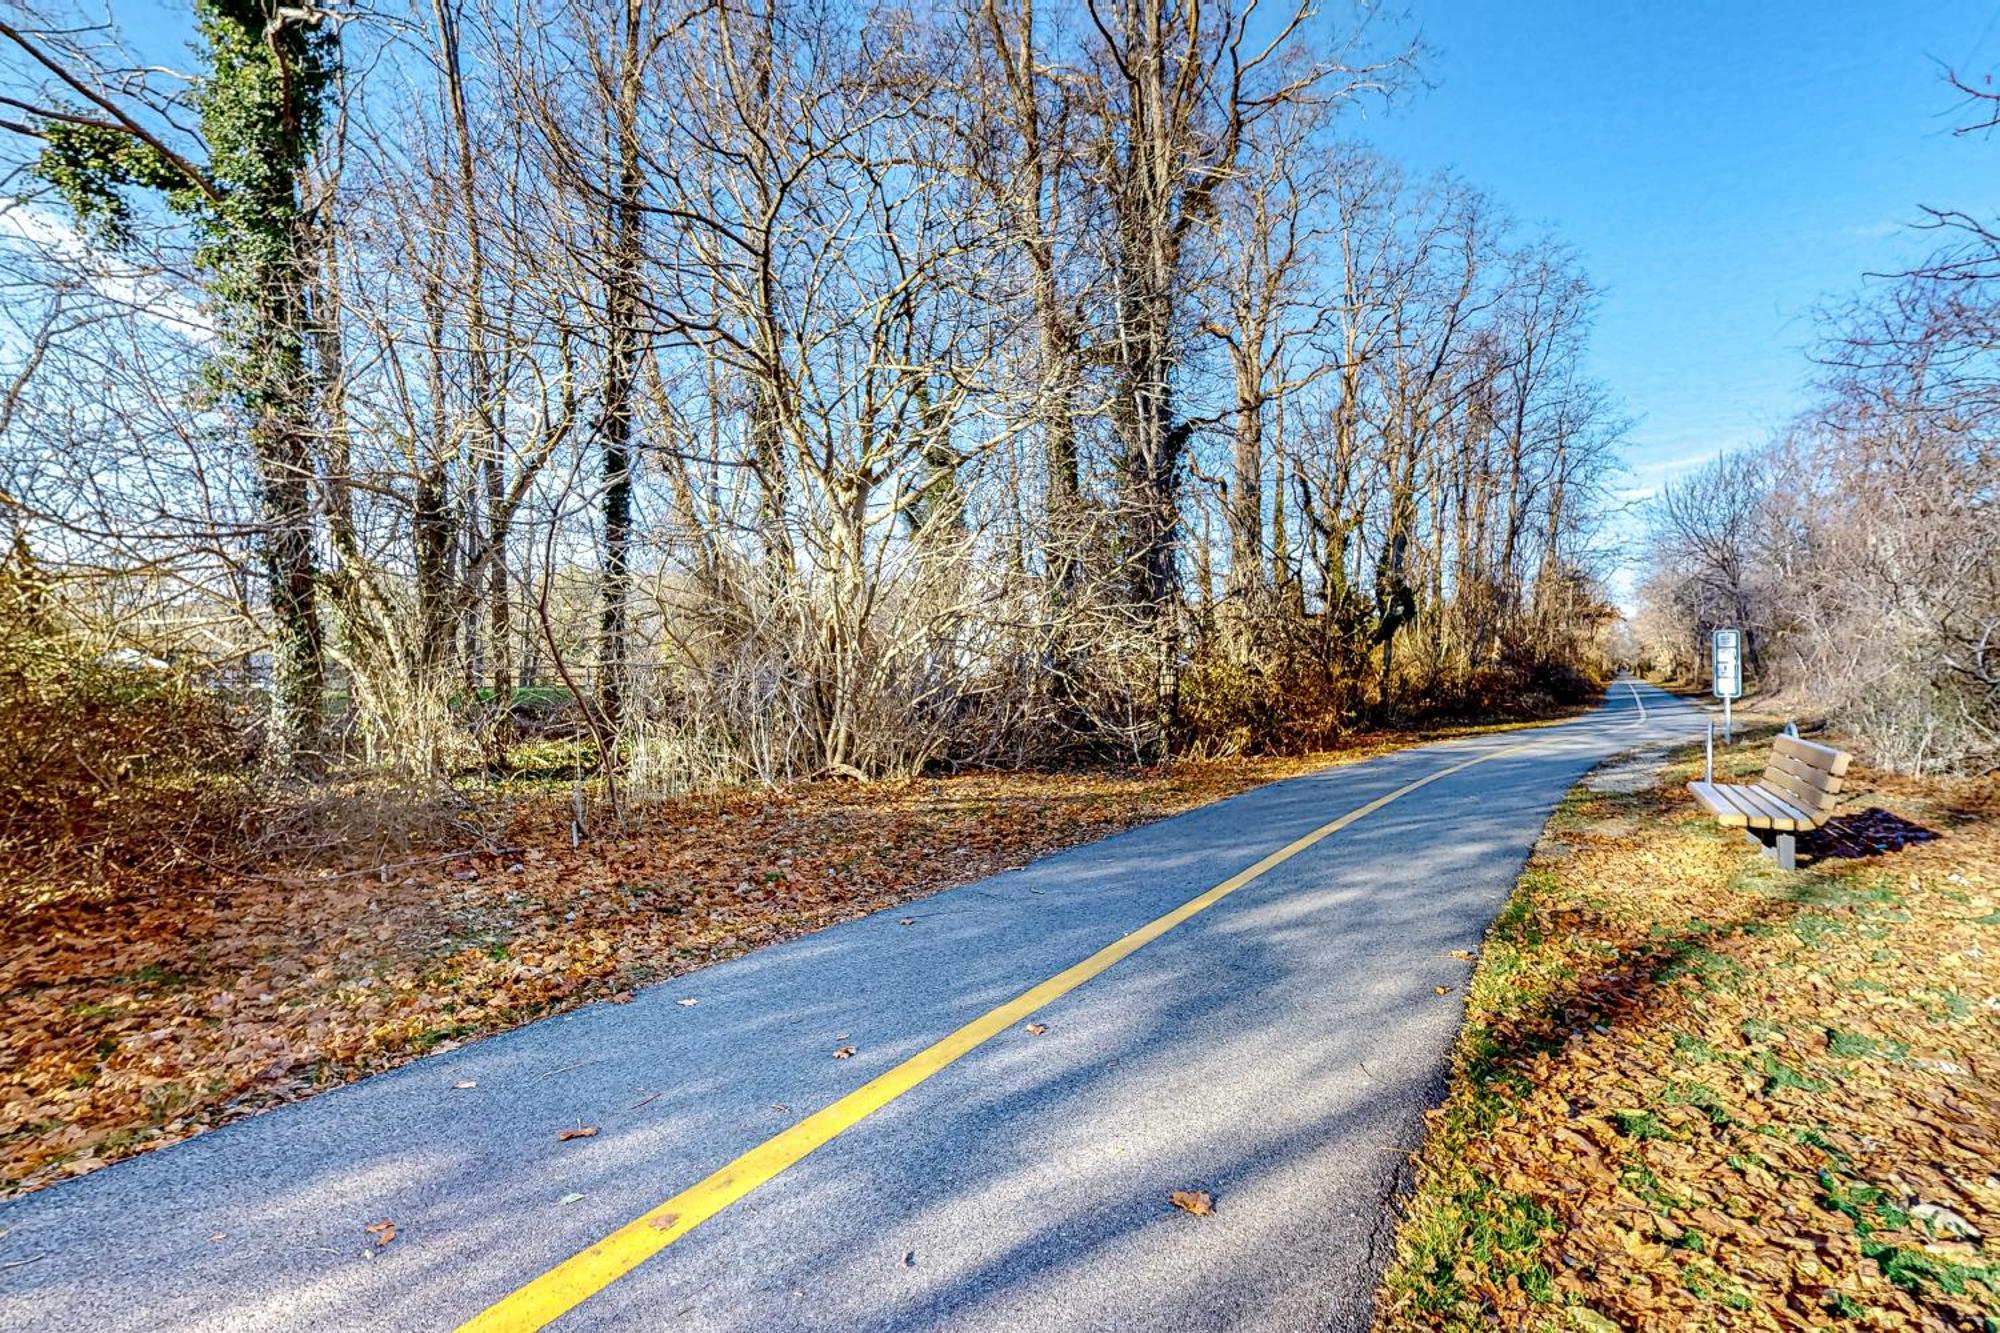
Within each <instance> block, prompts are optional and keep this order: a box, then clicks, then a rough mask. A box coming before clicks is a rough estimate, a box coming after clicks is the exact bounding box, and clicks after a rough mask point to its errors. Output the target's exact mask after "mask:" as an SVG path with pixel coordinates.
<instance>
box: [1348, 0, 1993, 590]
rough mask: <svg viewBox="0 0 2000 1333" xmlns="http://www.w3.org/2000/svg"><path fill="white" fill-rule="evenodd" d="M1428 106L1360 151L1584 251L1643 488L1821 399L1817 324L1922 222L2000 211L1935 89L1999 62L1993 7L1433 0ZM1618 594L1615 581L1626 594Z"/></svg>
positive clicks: (1976, 157) (1402, 107)
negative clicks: (1432, 175)
mask: <svg viewBox="0 0 2000 1333" xmlns="http://www.w3.org/2000/svg"><path fill="white" fill-rule="evenodd" d="M1411 17H1412V19H1413V21H1414V22H1415V23H1416V25H1417V26H1418V27H1419V28H1420V30H1421V31H1422V33H1423V35H1424V39H1425V41H1426V43H1427V44H1428V45H1430V46H1431V47H1432V48H1434V49H1433V51H1432V54H1431V55H1430V57H1429V58H1428V60H1427V61H1426V73H1427V74H1428V75H1429V77H1430V79H1431V80H1432V81H1433V83H1434V85H1435V86H1434V87H1433V88H1432V89H1431V90H1430V91H1428V92H1421V91H1420V92H1417V93H1415V94H1414V95H1413V96H1410V97H1407V98H1404V99H1401V103H1400V104H1399V105H1398V106H1396V107H1394V108H1392V109H1391V110H1390V111H1389V112H1387V113H1386V114H1384V113H1382V112H1379V111H1378V112H1372V113H1370V116H1369V122H1368V126H1367V128H1366V130H1365V131H1364V134H1363V137H1366V138H1369V139H1371V140H1373V141H1375V142H1377V143H1379V144H1381V145H1382V146H1383V147H1385V148H1387V149H1389V150H1390V151H1391V152H1393V153H1395V154H1396V155H1397V156H1399V157H1402V158H1403V159H1404V160H1406V161H1409V162H1411V163H1413V164H1415V165H1418V166H1421V167H1428V168H1441V167H1450V168H1455V169H1457V170H1458V171H1459V172H1460V174H1462V175H1463V176H1464V177H1465V178H1466V179H1467V180H1468V181H1470V182H1471V183H1472V184H1474V185H1476V186H1478V187H1480V188H1482V189H1484V190H1486V191H1487V192H1488V193H1490V194H1491V195H1493V196H1494V198H1495V199H1496V201H1497V202H1499V203H1500V204H1501V205H1503V206H1504V207H1505V208H1506V209H1507V210H1508V211H1510V212H1512V213H1513V214H1515V215H1516V216H1518V217H1519V218H1521V219H1522V220H1523V221H1524V222H1527V223H1530V224H1535V225H1546V226H1547V227H1548V228H1549V229H1551V230H1553V231H1554V232H1555V233H1556V234H1557V235H1559V236H1560V237H1561V238H1563V239H1565V240H1567V241H1568V242H1570V243H1571V244H1572V245H1573V246H1574V247H1575V248H1576V249H1577V251H1578V252H1579V255H1580V257H1581V259H1582V262H1583V264H1584V267H1585V268H1586V270H1587V271H1588V272H1589V273H1590V275H1591V277H1592V278H1593V279H1594V280H1595V281H1596V282H1597V283H1598V284H1599V285H1600V286H1601V287H1602V288H1603V289H1604V291H1605V295H1604V298H1603V303H1602V308H1601V311H1600V314H1599V316H1598V323H1597V336H1596V339H1595V348H1594V357H1593V359H1594V362H1595V368H1596V370H1597V372H1598V374H1599V375H1600V376H1601V377H1602V378H1603V379H1604V380H1605V381H1606V382H1607V383H1608V384H1609V385H1610V386H1611V388H1612V390H1613V391H1614V392H1615V393H1616V394H1618V395H1619V397H1620V398H1621V399H1622V400H1623V402H1624V403H1625V405H1626V407H1627V409H1628V410H1629V411H1630V412H1631V413H1632V414H1633V415H1634V416H1636V417H1637V418H1638V419H1639V420H1638V424H1637V426H1636V427H1635V428H1634V430H1633V432H1632V443H1631V447H1630V449H1629V451H1628V454H1627V463H1628V466H1629V468H1630V470H1631V473H1632V475H1631V477H1630V478H1629V479H1628V480H1629V484H1630V486H1631V488H1632V490H1634V491H1643V490H1646V489H1649V488H1650V487H1652V486H1654V485H1656V484H1657V483H1658V481H1659V480H1660V479H1661V477H1662V476H1664V475H1670V474H1671V473H1672V472H1673V471H1674V470H1675V469H1677V468H1679V467H1683V466H1686V465H1688V464H1689V463H1690V462H1698V461H1700V460H1701V459H1703V458H1707V457H1712V456H1713V455H1714V454H1716V453H1717V452H1719V451H1721V450H1723V449H1727V448H1733V447H1737V446H1740V445H1744V444H1754V443H1759V442H1762V441H1764V440H1766V439H1768V438H1770V436H1771V435H1772V433H1773V432H1774V431H1775V430H1776V429H1777V428H1778V427H1780V426H1781V425H1782V424H1784V422H1785V421H1787V420H1788V419H1789V418H1790V417H1791V416H1793V415H1794V414H1795V413H1796V412H1797V411H1798V410H1799V409H1800V408H1801V407H1803V405H1804V401H1805V390H1806V387H1807V382H1808V379H1809V377H1810V375H1811V366H1810V363H1809V362H1808V360H1807V356H1806V349H1807V346H1808V344H1809V343H1810V342H1811V340H1812V336H1813V320H1812V315H1813V312H1814V310H1815V309H1816V308H1817V307H1820V306H1822V305H1824V304H1825V303H1826V302H1828V301H1829V300H1837V299H1839V298H1841V297H1843V296H1849V295H1853V294H1855V293H1858V292H1859V291H1860V290H1861V288H1862V285H1863V282H1864V277H1863V275H1864V274H1866V273H1867V272H1869V271H1871V270H1873V271H1878V272H1880V271H1893V270H1894V269H1896V268H1897V267H1898V266H1899V265H1901V264H1906V263H1907V262H1908V261H1909V260H1910V259H1911V258H1912V257H1913V256H1915V255H1917V254H1920V253H1922V252H1923V250H1925V249H1926V248H1928V245H1929V243H1930V242H1929V240H1928V239H1927V238H1926V237H1924V236H1923V235H1921V234H1919V233H1916V232H1914V231H1912V230H1910V229H1909V226H1908V224H1910V223H1912V222H1914V221H1916V220H1917V219H1918V218H1919V217H1920V213H1919V209H1918V205H1919V204H1923V203H1928V204H1935V205H1949V206H1952V207H1956V208H1963V209H1967V210H1969V211H1973V212H1979V213H1983V214H1985V215H1987V216H1993V215H1994V214H1996V213H2000V138H1985V139H1982V138H1972V137H1955V136H1953V134H1952V133H1951V130H1952V128H1953V127H1954V126H1955V125H1957V124H1959V123H1961V121H1962V117H1961V116H1960V115H1959V114H1957V108H1958V105H1959V99H1958V97H1957V95H1956V94H1954V93H1953V92H1952V90H1951V89H1950V88H1949V87H1948V86H1947V85H1946V84H1945V82H1944V79H1943V68H1944V67H1945V66H1950V67H1953V68H1956V69H1958V70H1959V71H1960V72H1961V73H1966V74H1971V75H1973V76H1975V77H1983V76H1984V75H1985V74H1986V73H1988V72H1993V71H1995V70H1996V66H2000V5H1995V4H1993V3H1992V2H1991V0H1987V2H1986V3H1970V2H1968V0H1924V2H1923V3H1918V2H1917V0H1876V3H1871V4H1863V3H1853V2H1852V0H1847V2H1844V3H1830V4H1829V3H1820V4H1809V3H1796V2H1794V0H1783V2H1780V3H1770V2H1766V0H1752V2H1750V3H1744V2H1742V0H1739V2H1738V3H1720V2H1718V0H1698V2H1696V3H1681V2H1678V0H1677V2H1676V3H1669V4H1661V3H1651V4H1639V3H1618V2H1615V0H1599V2H1598V3H1586V2H1584V0H1506V2H1502V0H1486V2H1485V3H1481V2H1480V0H1419V2H1418V3H1416V4H1414V5H1413V6H1412V15H1411ZM1621 582H1622V580H1621Z"/></svg>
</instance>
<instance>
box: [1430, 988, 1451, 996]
mask: <svg viewBox="0 0 2000 1333" xmlns="http://www.w3.org/2000/svg"><path fill="white" fill-rule="evenodd" d="M1431 989H1432V990H1434V991H1436V992H1437V993H1438V994H1439V995H1449V994H1451V987H1449V986H1433V987H1431Z"/></svg>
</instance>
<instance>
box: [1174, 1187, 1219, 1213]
mask: <svg viewBox="0 0 2000 1333" xmlns="http://www.w3.org/2000/svg"><path fill="white" fill-rule="evenodd" d="M1167 1202H1168V1203H1170V1204H1172V1205H1173V1206H1174V1207H1176V1208H1178V1209H1180V1210H1181V1211H1182V1212H1184V1213H1193V1214H1194V1215H1195V1216H1196V1217H1213V1216H1214V1215H1215V1198H1214V1196H1213V1195H1211V1194H1210V1193H1209V1192H1208V1191H1207V1190H1175V1191H1174V1192H1173V1193H1171V1194H1169V1195H1167Z"/></svg>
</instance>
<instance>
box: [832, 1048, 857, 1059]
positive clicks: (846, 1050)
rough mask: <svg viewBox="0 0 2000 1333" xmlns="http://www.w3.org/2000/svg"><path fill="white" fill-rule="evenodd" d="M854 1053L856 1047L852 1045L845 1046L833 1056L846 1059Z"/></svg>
mask: <svg viewBox="0 0 2000 1333" xmlns="http://www.w3.org/2000/svg"><path fill="white" fill-rule="evenodd" d="M853 1054H854V1048H853V1047H852V1046H843V1047H841V1048H840V1049H839V1050H837V1051H835V1052H834V1053H833V1058H834V1059H836V1060H845V1059H847V1058H848V1057H849V1056H851V1055H853Z"/></svg>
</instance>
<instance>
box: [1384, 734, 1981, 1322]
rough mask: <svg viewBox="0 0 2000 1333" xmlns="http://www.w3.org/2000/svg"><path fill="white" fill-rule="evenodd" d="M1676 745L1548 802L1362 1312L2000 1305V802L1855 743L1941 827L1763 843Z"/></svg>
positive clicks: (1625, 1313) (1680, 1312)
mask: <svg viewBox="0 0 2000 1333" xmlns="http://www.w3.org/2000/svg"><path fill="white" fill-rule="evenodd" d="M1758 757H1761V751H1760V752H1759V753H1758V754H1757V755H1748V754H1739V755H1738V756H1732V758H1740V759H1741V760H1742V762H1744V763H1746V764H1748V763H1751V762H1754V760H1755V759H1756V758H1758ZM1694 762H1697V763H1698V760H1696V761H1694ZM1687 776H1689V774H1688V772H1686V771H1681V772H1676V773H1675V774H1674V775H1673V780H1671V781H1669V782H1667V783H1665V784H1664V785H1663V786H1662V787H1661V788H1660V789H1659V790H1656V791H1652V792H1643V791H1642V792H1638V793H1609V792H1607V793H1596V794H1590V793H1583V794H1579V795H1573V796H1572V798H1571V800H1570V801H1569V802H1568V803H1566V805H1565V807H1564V809H1563V810H1562V811H1560V812H1558V814H1557V816H1556V818H1555V819H1554V820H1553V821H1551V836H1552V837H1559V838H1560V840H1561V842H1562V844H1563V846H1562V848H1561V849H1560V851H1558V852H1556V853H1554V854H1538V856H1537V857H1536V859H1535V860H1533V861H1531V862H1530V864H1529V866H1528V869H1527V870H1526V872H1524V874H1523V876H1522V879H1521V883H1520V885H1519V887H1517V889H1516V891H1515V892H1516V896H1515V900H1514V901H1513V903H1511V904H1510V905H1509V908H1508V909H1507V911H1506V912H1504V913H1503V914H1502V916H1501V918H1500V922H1499V924H1497V925H1496V926H1495V928H1494V930H1493V932H1492V934H1491V936H1490V937H1489V939H1488V940H1487V943H1486V945H1485V947H1484V948H1482V950H1481V951H1480V952H1481V955H1482V957H1483V960H1484V969H1485V970H1482V972H1480V973H1479V974H1478V975H1477V976H1476V977H1475V979H1474V981H1473V983H1472V985H1471V987H1470V988H1469V991H1468V995H1467V1000H1466V1004H1467V1027H1466V1032H1465V1035H1464V1036H1463V1037H1462V1038H1461V1041H1460V1044H1459V1047H1458V1049H1457V1051H1456V1053H1455V1055H1454V1072H1453V1081H1452V1090H1451V1093H1450V1096H1449V1098H1448V1100H1447V1102H1446V1104H1445V1106H1444V1107H1443V1108H1441V1109H1440V1110H1437V1111H1433V1112H1431V1113H1430V1117H1429V1118H1430V1124H1431V1128H1430V1133H1429V1135H1428V1137H1427V1141H1426V1145H1425V1148H1424V1150H1423V1153H1422V1154H1421V1156H1420V1159H1419V1183H1418V1189H1417V1193H1416V1195H1415V1197H1414V1198H1413V1199H1412V1200H1411V1202H1410V1206H1409V1210H1408V1215H1407V1219H1406V1221H1405V1223H1404V1225H1403V1227H1402V1229H1401V1233H1400V1237H1399V1252H1398V1258H1397V1262H1396V1264H1395V1265H1394V1266H1393V1267H1392V1269H1391V1271H1390V1274H1389V1276H1388V1278H1387V1279H1386V1283H1385V1287H1384V1291H1383V1297H1382V1300H1381V1302H1380V1307H1379V1308H1380V1310H1381V1315H1380V1318H1379V1321H1378V1329H1379V1330H1383V1331H1385V1333H1386V1331H1388V1330H1395V1331H1398V1333H1400V1330H1404V1329H1410V1330H1415V1329H1436V1328H1448V1329H1463V1330H1471V1329H1478V1328H1487V1327H1494V1326H1500V1327H1539V1326H1541V1325H1542V1324H1544V1323H1550V1321H1551V1320H1552V1319H1556V1318H1561V1317H1567V1318H1569V1319H1570V1320H1571V1322H1573V1323H1574V1324H1575V1326H1576V1327H1579V1328H1599V1327H1620V1328H1628V1329H1635V1330H1638V1329H1679V1328H1695V1327H1736V1326H1742V1327H1760V1328H1783V1329H1808V1328H1811V1329H1819V1328H1825V1327H1829V1326H1843V1325H1846V1324H1849V1323H1851V1324H1852V1325H1853V1326H1855V1327H1940V1328H1958V1327H1968V1328H1970V1327H1980V1326H1983V1325H1982V1321H1995V1320H2000V1172H1996V1170H1995V1167H1994V1163H1995V1162H2000V1024H1996V1023H1995V1021H1994V1015H1995V1012H1996V1010H2000V998H1996V997H2000V910H1996V909H2000V876H1996V867H2000V810H1996V809H1995V808H1993V805H1992V802H1991V799H1990V797H1988V798H1986V799H1985V800H1984V801H1983V802H1982V801H1981V800H1980V799H1975V798H1969V797H1967V795H1966V794H1965V793H1964V792H1961V791H1958V790H1957V789H1955V788H1954V789H1944V788H1932V787H1926V786H1925V785H1923V784H1918V783H1909V782H1903V781H1901V780H1894V779H1883V778H1881V777H1880V776H1879V775H1875V774H1869V775H1867V776H1868V785H1870V786H1873V787H1876V788H1877V791H1876V792H1875V794H1873V795H1871V797H1870V799H1871V800H1874V799H1888V797H1887V794H1886V793H1885V791H1884V790H1883V789H1890V790H1891V791H1893V793H1894V796H1895V800H1894V801H1892V802H1891V803H1894V804H1898V805H1899V809H1900V812H1901V813H1902V814H1903V815H1905V816H1907V817H1908V818H1909V819H1911V820H1913V821H1915V822H1916V823H1919V824H1923V825H1927V826H1930V827H1934V828H1939V829H1943V830H1944V836H1942V837H1940V838H1937V839H1935V840H1928V841H1926V840H1906V843H1905V845H1904V846H1903V847H1902V848H1901V850H1898V851H1895V852H1894V853H1893V854H1891V855H1885V856H1879V857H1875V858H1871V859H1859V860H1845V859H1835V860H1831V861H1828V862H1826V863H1824V864H1822V865H1820V866H1818V867H1812V868H1808V869H1807V870H1805V871H1803V872H1801V873H1800V874H1797V875H1785V874H1782V873H1781V872H1778V871H1776V870H1775V869H1774V868H1771V867H1769V866H1768V865H1767V864H1766V863H1762V862H1760V861H1758V860H1757V859H1756V858H1755V856H1754V855H1751V854H1748V853H1747V852H1746V851H1745V849H1744V848H1743V844H1742V840H1741V837H1740V835H1734V836H1732V835H1731V834H1729V833H1727V832H1725V831H1719V830H1716V829H1715V828H1714V827H1713V825H1712V824H1710V823H1709V822H1708V821H1706V820H1703V819H1701V818H1700V817H1699V816H1698V815H1697V814H1695V813H1694V812H1693V811H1692V810H1691V808H1690V806H1689V803H1688V802H1687V800H1686V798H1685V795H1684V793H1683V792H1682V791H1681V790H1680V788H1679V782H1681V781H1684V780H1685V779H1686V777H1687ZM1696 776H1698V774H1696ZM1724 776H1728V775H1724ZM1752 776H1754V774H1753V775H1752ZM1564 1307H1567V1308H1564ZM1593 1321H1595V1322H1593ZM1550 1326H1552V1327H1553V1326H1554V1324H1553V1323H1550Z"/></svg>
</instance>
